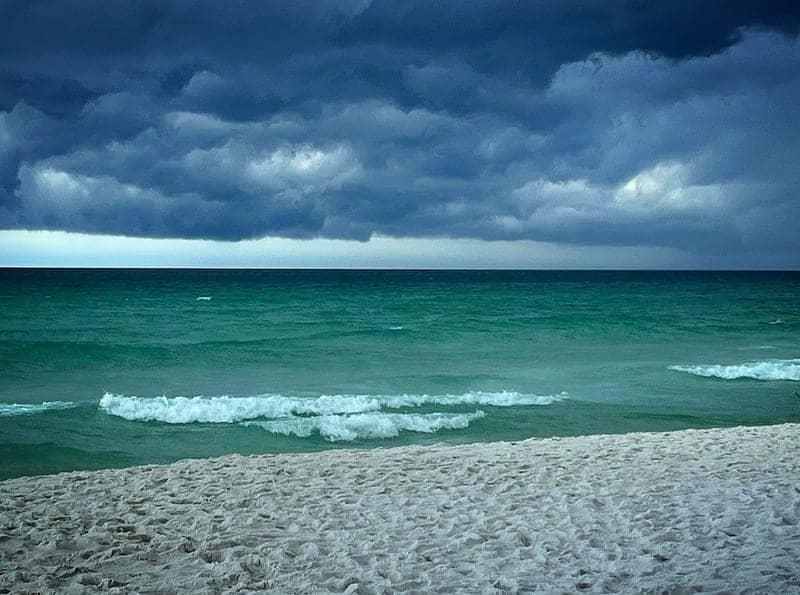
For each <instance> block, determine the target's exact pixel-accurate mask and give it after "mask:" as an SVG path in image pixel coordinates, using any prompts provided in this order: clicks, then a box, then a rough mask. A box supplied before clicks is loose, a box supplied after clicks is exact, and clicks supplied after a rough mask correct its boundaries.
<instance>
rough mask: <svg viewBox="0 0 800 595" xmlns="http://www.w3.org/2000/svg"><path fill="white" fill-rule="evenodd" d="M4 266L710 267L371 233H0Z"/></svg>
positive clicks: (583, 249)
mask: <svg viewBox="0 0 800 595" xmlns="http://www.w3.org/2000/svg"><path fill="white" fill-rule="evenodd" d="M0 266H2V267H114V268H127V267H132V268H136V267H153V268H159V267H163V268H169V267H177V268H183V267H186V268H397V269H415V268H416V269H418V268H430V269H685V268H689V269H691V268H709V266H708V263H703V262H698V261H697V260H696V259H695V258H693V257H692V256H690V255H688V254H687V253H685V252H681V251H679V250H677V249H674V248H661V247H651V246H647V247H642V246H611V247H609V246H602V247H598V246H577V245H569V244H556V243H548V242H534V241H519V240H518V241H484V240H474V239H451V238H392V237H385V236H377V237H373V238H372V239H370V240H369V241H367V242H358V241H350V240H334V239H319V238H317V239H311V240H298V239H287V238H277V237H267V238H262V239H257V240H242V241H238V242H223V241H213V240H185V239H152V238H136V237H124V236H108V235H90V234H81V233H68V232H61V231H23V230H5V231H0Z"/></svg>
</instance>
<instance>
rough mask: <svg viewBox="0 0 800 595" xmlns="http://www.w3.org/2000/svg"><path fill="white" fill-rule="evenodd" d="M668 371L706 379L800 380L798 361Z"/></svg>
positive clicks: (685, 367) (679, 368)
mask: <svg viewBox="0 0 800 595" xmlns="http://www.w3.org/2000/svg"><path fill="white" fill-rule="evenodd" d="M669 369H670V370H676V371H678V372H687V373H689V374H694V375H695V376H704V377H706V378H723V379H725V380H735V379H737V378H754V379H756V380H800V359H789V360H773V361H765V362H750V363H746V364H736V365H728V366H726V365H721V364H711V365H697V366H669Z"/></svg>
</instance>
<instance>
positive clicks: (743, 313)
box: [0, 269, 800, 478]
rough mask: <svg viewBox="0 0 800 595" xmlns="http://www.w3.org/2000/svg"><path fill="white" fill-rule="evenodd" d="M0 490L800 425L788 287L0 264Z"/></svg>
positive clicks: (577, 276) (799, 365) (624, 277)
mask: <svg viewBox="0 0 800 595" xmlns="http://www.w3.org/2000/svg"><path fill="white" fill-rule="evenodd" d="M0 311H1V312H2V317H0V478H9V477H15V476H20V475H31V474H39V473H52V472H58V471H64V470H73V469H91V468H102V467H117V466H126V465H135V464H144V463H163V462H169V461H174V460H176V459H180V458H185V457H208V456H216V455H221V454H226V453H233V452H237V453H267V452H288V451H309V450H318V449H325V448H339V447H359V448H372V447H387V446H394V445H400V444H412V443H421V444H433V443H438V442H449V443H457V442H475V441H494V440H519V439H523V438H528V437H532V436H553V435H579V434H590V433H615V432H630V431H661V430H673V429H682V428H692V427H695V428H702V427H715V426H730V425H740V424H769V423H780V422H788V421H795V422H796V421H800V398H798V397H797V396H795V393H796V391H798V390H800V343H799V341H798V339H800V274H799V273H786V272H781V273H778V272H775V273H772V272H769V273H767V272H759V273H754V272H745V273H738V272H737V273H732V272H725V273H722V272H712V273H708V272H702V273H701V272H581V271H569V272H567V271H563V272H541V271H535V272H534V271H492V272H489V271H306V270H265V271H259V270H42V269H39V270H0Z"/></svg>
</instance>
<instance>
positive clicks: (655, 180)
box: [0, 0, 800, 269]
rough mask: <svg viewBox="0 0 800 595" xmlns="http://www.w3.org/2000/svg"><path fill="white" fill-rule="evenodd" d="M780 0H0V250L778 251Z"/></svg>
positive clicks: (788, 47)
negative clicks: (439, 0)
mask: <svg viewBox="0 0 800 595" xmlns="http://www.w3.org/2000/svg"><path fill="white" fill-rule="evenodd" d="M799 33H800V4H798V3H797V2H774V1H773V2H770V1H765V2H764V1H762V2H733V1H716V2H703V3H700V2H696V1H691V2H684V1H680V0H676V1H673V2H649V1H644V0H641V1H626V2H614V1H611V0H585V1H581V2H572V1H569V0H553V1H549V0H546V1H545V0H543V1H536V0H529V1H520V2H516V1H512V0H503V1H500V0H498V1H496V2H487V1H477V0H458V1H448V0H444V1H441V2H431V1H430V0H426V1H425V2H415V1H410V0H403V1H400V0H397V1H394V0H392V1H369V0H340V1H335V2H334V1H328V0H314V1H306V0H300V1H298V0H293V1H292V2H247V1H244V0H238V1H231V2H218V1H217V2H197V1H192V2H189V1H183V0H158V1H149V0H125V1H116V0H102V1H99V0H97V1H96V0H54V1H48V2H43V1H42V2H40V1H37V0H22V1H16V0H0V266H221V267H224V266H247V267H262V266H263V267H270V266H291V267H303V266H310V267H316V266H319V267H328V266H340V267H350V266H353V267H433V268H436V267H467V268H472V267H477V268H734V269H735V268H770V269H771V268H792V269H798V268H800V109H798V105H800V41H799V40H798V34H799Z"/></svg>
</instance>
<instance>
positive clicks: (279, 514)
mask: <svg viewBox="0 0 800 595" xmlns="http://www.w3.org/2000/svg"><path fill="white" fill-rule="evenodd" d="M799 436H800V424H781V425H774V426H739V427H733V428H720V429H702V430H680V431H675V432H663V433H658V432H655V433H633V434H608V435H588V436H579V437H559V438H531V439H527V440H524V441H518V442H493V443H471V444H461V445H446V444H440V445H434V446H415V445H412V446H398V447H392V448H375V449H363V450H362V449H332V450H326V451H319V452H312V453H292V454H270V455H250V456H241V455H226V456H223V457H219V458H214V459H184V460H182V461H178V462H176V463H172V464H170V465H145V466H138V467H128V468H122V469H104V470H99V471H72V472H65V473H59V474H56V475H45V476H29V477H20V478H15V479H9V480H5V481H3V482H0V592H6V591H9V590H10V591H12V592H20V593H25V592H37V591H42V590H45V591H47V590H66V589H72V590H74V591H76V592H80V591H81V590H82V589H85V590H86V591H95V590H98V589H104V590H109V591H111V592H129V591H132V590H134V591H136V590H141V591H153V590H156V591H159V592H175V593H178V592H185V591H186V590H189V589H191V590H198V591H205V592H209V591H211V592H220V591H230V592H235V591H239V590H248V589H249V590H273V591H275V592H303V591H306V592H307V591H339V592H341V591H345V592H349V593H355V592H358V593H370V592H385V591H404V590H405V591H409V590H410V591H414V590H416V591H435V590H447V589H454V590H456V591H468V592H491V591H493V590H494V591H500V592H536V591H581V590H585V591H606V592H614V591H631V590H636V591H642V590H648V589H659V588H662V589H670V590H680V589H686V590H692V589H697V588H703V589H709V590H715V589H748V588H749V589H753V590H771V591H775V590H780V589H784V590H785V589H787V588H792V587H793V588H799V587H800V575H798V573H797V572H796V568H797V563H796V560H797V559H798V558H799V557H800V524H798V523H799V521H800V441H798V437H799Z"/></svg>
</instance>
